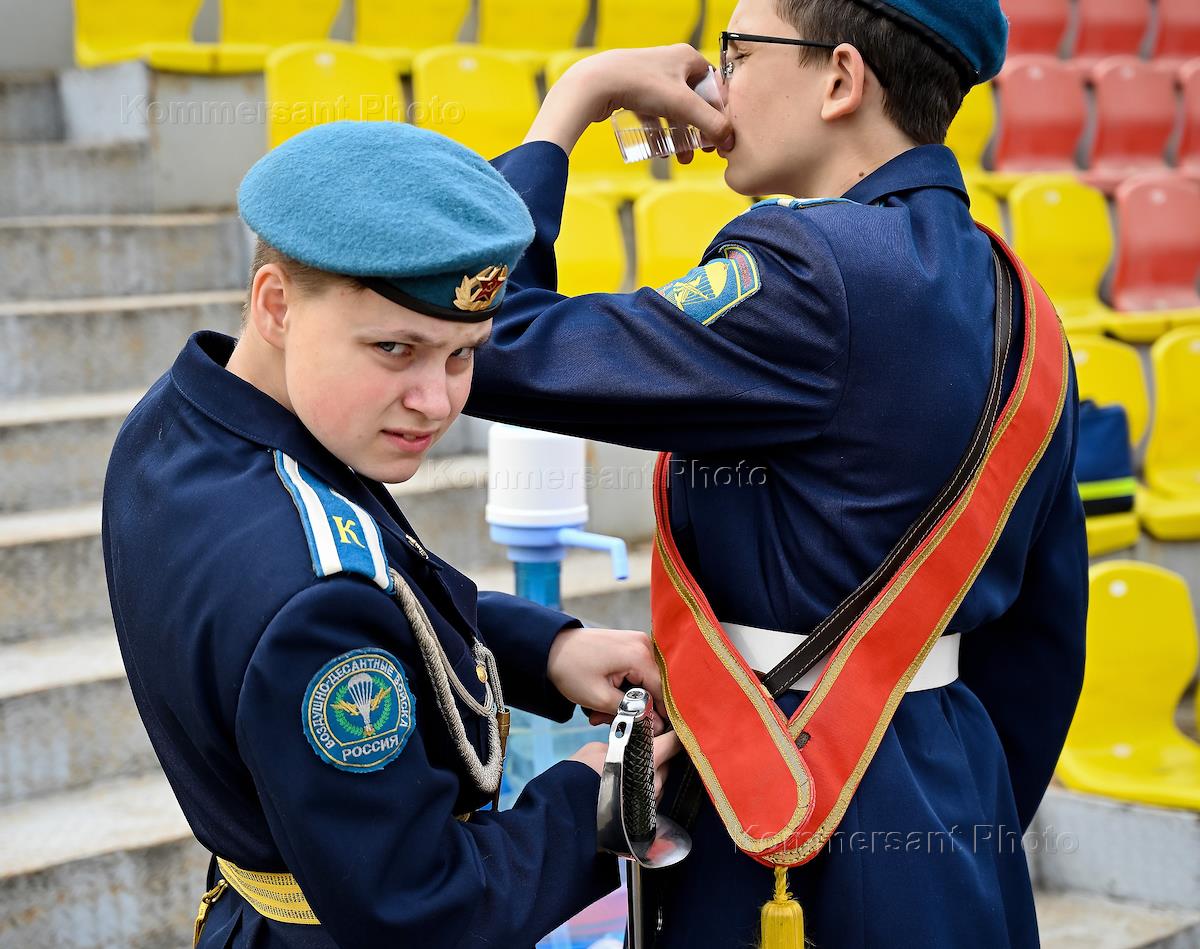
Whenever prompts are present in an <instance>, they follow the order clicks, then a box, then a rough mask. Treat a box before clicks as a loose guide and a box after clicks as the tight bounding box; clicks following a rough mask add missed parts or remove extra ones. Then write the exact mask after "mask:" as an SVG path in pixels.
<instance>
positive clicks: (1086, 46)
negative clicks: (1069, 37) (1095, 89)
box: [1074, 0, 1194, 70]
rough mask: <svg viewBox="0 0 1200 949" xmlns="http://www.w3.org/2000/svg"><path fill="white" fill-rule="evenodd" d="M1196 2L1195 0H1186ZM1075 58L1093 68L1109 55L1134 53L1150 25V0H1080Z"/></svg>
mask: <svg viewBox="0 0 1200 949" xmlns="http://www.w3.org/2000/svg"><path fill="white" fill-rule="evenodd" d="M1185 2H1194V0H1185ZM1078 7H1079V31H1078V34H1077V36H1076V39H1075V50H1074V56H1075V62H1076V64H1077V65H1078V67H1079V68H1081V69H1085V70H1086V69H1090V68H1091V67H1092V66H1093V65H1095V64H1096V63H1097V62H1098V61H1099V60H1101V59H1104V58H1105V57H1107V56H1121V55H1126V56H1135V55H1137V54H1138V53H1140V52H1141V49H1142V41H1143V40H1144V39H1145V38H1146V31H1147V30H1148V29H1149V27H1150V0H1078Z"/></svg>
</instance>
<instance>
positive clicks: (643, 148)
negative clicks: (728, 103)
mask: <svg viewBox="0 0 1200 949" xmlns="http://www.w3.org/2000/svg"><path fill="white" fill-rule="evenodd" d="M692 89H693V90H694V91H695V92H696V94H697V95H698V96H700V97H701V98H702V99H704V101H705V102H707V103H708V104H709V105H711V106H713V107H714V108H717V109H722V110H723V109H724V108H725V103H724V100H723V99H722V98H721V89H720V86H719V85H718V83H717V71H716V69H714V68H713V67H712V66H709V67H708V73H707V74H706V75H705V76H704V78H703V79H701V80H700V81H699V82H697V83H696V84H695V85H694V86H692ZM612 127H613V132H614V133H615V134H616V136H617V146H618V147H619V148H620V149H621V157H622V158H623V159H624V160H625V163H626V164H631V163H632V162H635V161H645V160H646V159H648V158H666V157H667V156H669V155H675V154H677V153H679V152H685V151H699V150H700V149H701V148H711V147H712V146H713V144H714V143H713V142H707V141H705V140H704V136H703V135H702V134H701V133H700V130H699V129H698V128H695V127H694V126H691V125H672V124H671V123H670V122H668V121H667V120H666V119H649V120H647V119H643V118H642V117H641V116H640V115H638V114H637V113H636V112H630V111H629V110H628V109H620V110H618V111H616V112H614V113H613V117H612Z"/></svg>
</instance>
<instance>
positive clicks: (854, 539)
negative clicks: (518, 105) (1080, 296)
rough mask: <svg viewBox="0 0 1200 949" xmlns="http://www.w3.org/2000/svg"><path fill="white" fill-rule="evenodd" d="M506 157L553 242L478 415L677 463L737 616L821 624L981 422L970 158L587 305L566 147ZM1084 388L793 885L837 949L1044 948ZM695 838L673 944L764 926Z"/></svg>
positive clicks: (1075, 635)
mask: <svg viewBox="0 0 1200 949" xmlns="http://www.w3.org/2000/svg"><path fill="white" fill-rule="evenodd" d="M495 164H496V166H497V167H498V168H499V169H500V170H501V171H502V172H503V173H504V174H505V176H506V177H507V178H508V179H509V181H510V182H511V183H512V184H513V186H514V187H515V188H516V189H517V191H518V192H520V193H521V195H522V196H523V197H524V199H525V201H526V202H527V204H528V206H529V208H530V211H531V212H532V215H533V219H534V222H535V225H536V227H537V238H536V240H535V243H534V246H533V247H532V249H531V250H530V252H529V253H528V254H527V255H526V257H525V258H524V260H523V261H522V263H521V265H520V266H519V268H518V269H517V270H516V271H515V272H514V273H513V275H512V279H511V284H510V287H509V291H508V297H507V298H506V300H505V303H504V307H503V308H502V310H501V312H500V314H499V315H498V316H497V317H496V320H495V328H494V332H493V337H492V342H491V343H490V345H489V346H488V347H486V348H485V350H484V351H483V352H481V353H480V355H479V358H478V363H477V367H476V374H475V384H474V388H473V394H472V397H471V400H470V401H469V403H468V405H467V411H468V412H470V413H471V414H475V415H479V416H483V417H486V418H492V419H498V420H502V421H507V422H513V423H517V424H523V425H529V426H533V427H539V428H546V429H551V430H555V431H560V432H568V433H571V434H575V435H581V436H587V437H591V438H596V439H600V440H604V441H610V442H617V443H620V444H624V445H631V446H637V447H641V448H648V449H654V450H658V451H664V450H665V451H672V452H675V453H676V458H677V461H678V463H677V464H676V465H675V466H674V471H673V478H672V489H671V492H672V493H671V501H672V504H671V511H670V516H671V522H672V526H673V529H674V531H675V533H676V536H677V538H678V539H679V541H680V551H681V553H682V555H683V556H684V558H685V560H686V561H687V563H688V565H689V567H690V569H691V571H692V573H693V575H694V576H695V577H696V579H697V581H698V582H699V584H700V586H701V587H702V588H703V589H704V591H705V592H706V594H707V595H708V598H709V600H710V602H711V603H712V605H713V608H714V610H715V612H716V614H717V616H718V618H720V619H721V620H722V621H727V622H734V623H742V624H747V625H752V626H758V627H766V628H770V629H778V630H790V631H794V632H809V631H811V630H812V629H813V628H814V627H815V626H816V625H817V624H818V623H819V622H820V621H821V620H822V619H823V618H824V617H825V616H826V615H827V614H828V613H829V612H831V611H832V610H833V609H834V607H836V606H837V604H838V603H839V602H840V601H841V600H842V599H843V598H844V597H845V596H846V595H847V594H848V593H849V592H850V591H851V590H853V589H854V588H855V587H857V586H858V584H859V583H861V582H862V580H863V579H865V578H866V577H867V576H868V575H869V574H870V573H871V571H872V570H874V569H875V567H876V566H877V565H878V564H879V563H880V562H881V561H882V560H883V558H884V557H885V555H886V554H887V552H888V551H889V550H890V549H891V547H892V546H893V545H894V544H895V543H896V541H897V540H898V539H899V538H900V536H901V535H902V534H903V533H904V532H905V531H906V529H907V528H908V527H909V526H910V525H911V523H912V522H913V521H914V520H915V519H916V518H917V516H918V515H919V514H920V512H921V511H922V510H923V509H924V508H925V507H926V506H927V505H928V504H929V503H930V501H931V500H932V499H933V498H934V496H935V495H936V494H937V493H938V492H939V490H940V489H941V488H942V487H943V486H944V485H945V483H946V482H947V481H948V480H949V478H950V475H951V473H952V472H953V470H954V468H955V466H956V464H957V462H958V460H959V458H960V457H961V455H962V453H963V451H964V449H965V448H966V445H967V443H968V441H969V438H970V436H971V434H972V431H973V429H974V427H975V425H976V423H977V421H978V418H979V415H980V412H981V411H982V407H983V403H984V398H985V393H986V389H987V385H988V381H989V377H990V372H991V364H992V358H993V354H992V350H993V339H994V335H993V334H994V319H993V314H994V308H995V277H994V271H993V265H992V258H991V254H990V250H989V242H988V238H987V237H986V236H985V235H984V234H982V233H981V232H980V231H978V230H977V229H976V227H975V225H974V223H973V221H972V219H971V215H970V211H969V206H968V201H967V196H966V192H965V188H964V185H963V179H962V175H961V173H960V171H959V168H958V165H957V162H956V160H955V158H954V156H953V153H952V152H950V151H949V150H948V149H946V148H944V147H942V146H923V147H919V148H914V149H912V150H910V151H908V152H905V153H904V154H902V155H900V156H898V157H896V158H895V159H893V160H892V161H890V162H888V163H887V164H886V165H884V166H883V167H882V168H880V169H878V170H877V171H876V172H874V173H873V174H871V175H870V176H868V177H866V178H864V179H863V180H862V181H860V182H859V183H858V184H857V185H855V186H854V188H852V189H851V190H850V191H849V192H848V193H847V194H846V195H845V200H838V201H825V202H819V203H813V204H811V205H807V206H803V207H786V206H781V205H779V204H778V203H775V204H763V205H759V206H756V207H755V208H753V209H751V210H749V211H747V212H746V213H744V214H742V215H740V216H738V217H737V218H735V219H734V220H732V221H730V222H729V223H728V224H727V225H726V226H725V227H724V228H723V229H722V230H721V231H720V233H719V234H717V235H716V237H715V238H714V239H713V241H712V243H711V244H710V245H709V247H708V249H707V251H706V252H705V254H704V258H703V264H704V265H705V266H702V267H700V268H698V269H697V270H695V271H693V272H692V273H690V274H687V275H683V274H681V275H680V279H679V280H677V281H674V282H672V283H671V284H669V285H668V286H667V287H664V288H662V290H661V292H656V291H655V290H654V289H650V288H643V289H641V290H638V291H637V292H635V293H632V294H593V295H586V296H581V297H577V298H574V299H568V298H565V297H562V296H559V295H558V294H556V293H555V291H554V287H555V279H556V278H555V263H554V241H555V238H556V236H557V234H558V229H559V224H560V217H561V210H562V202H563V195H564V190H565V185H566V179H567V165H568V162H567V159H566V156H565V155H564V153H563V152H562V150H561V149H560V148H558V147H557V146H555V145H552V144H549V143H544V142H542V143H530V144H528V145H524V146H522V147H520V148H518V149H516V150H514V151H512V152H510V153H508V154H506V155H504V156H501V157H500V158H499V159H497V160H496V161H495ZM1017 306H1018V319H1017V325H1016V336H1015V340H1014V345H1013V349H1012V354H1011V356H1010V358H1009V360H1008V363H1007V365H1006V386H1005V391H1006V394H1007V392H1008V391H1009V390H1011V385H1012V382H1013V379H1014V378H1015V373H1016V368H1017V363H1018V360H1019V353H1020V346H1019V341H1020V339H1021V335H1022V327H1023V322H1024V321H1023V320H1022V319H1021V318H1020V317H1021V314H1022V313H1023V310H1022V309H1021V301H1020V299H1019V297H1018V300H1017ZM1076 406H1077V395H1076V390H1075V384H1074V378H1073V376H1072V380H1071V391H1070V392H1069V393H1068V399H1067V405H1066V408H1065V410H1064V414H1063V417H1062V420H1061V422H1060V424H1059V426H1058V429H1057V430H1056V432H1055V434H1054V436H1053V438H1052V440H1051V443H1050V445H1049V448H1048V450H1047V452H1046V454H1045V456H1044V458H1043V460H1042V461H1041V462H1040V464H1039V465H1038V466H1037V468H1036V470H1035V471H1034V472H1033V474H1032V477H1031V478H1030V480H1029V483H1028V486H1027V487H1026V488H1025V490H1024V493H1023V494H1022V495H1021V497H1020V500H1019V501H1018V503H1017V505H1016V507H1015V510H1014V511H1013V513H1012V516H1011V519H1010V521H1009V523H1008V526H1007V528H1006V529H1005V531H1004V532H1003V534H1002V536H1001V538H1000V541H999V543H998V545H997V546H996V548H995V551H994V553H993V554H992V556H991V558H990V559H989V560H988V562H987V564H986V566H985V568H984V570H983V571H982V573H981V574H980V576H979V578H978V579H977V581H976V582H975V584H974V586H973V587H972V588H971V590H970V592H969V593H968V595H967V597H966V599H965V600H964V601H963V602H962V604H961V607H960V608H959V610H958V612H957V614H956V615H955V617H954V619H953V621H952V623H951V625H950V631H952V632H961V633H964V634H965V635H964V637H963V643H962V657H961V678H960V680H959V681H957V682H955V683H953V684H952V685H950V686H948V687H946V688H942V689H936V690H931V691H926V692H916V693H911V694H909V695H907V696H906V697H905V698H904V700H903V701H902V702H901V704H900V706H899V709H898V711H897V714H896V716H895V718H894V720H893V723H892V725H891V726H890V728H889V729H888V731H887V734H886V736H885V738H884V740H883V742H882V744H881V746H880V748H879V750H878V752H877V754H876V755H875V758H874V760H873V762H872V764H871V766H870V768H869V769H868V771H867V774H866V776H865V779H864V780H863V782H862V784H861V786H860V788H859V790H858V792H857V794H856V796H855V798H854V800H853V802H852V803H851V805H850V808H849V810H848V811H847V813H846V816H845V818H844V819H843V821H842V823H841V825H840V828H839V832H838V834H837V836H836V837H835V838H834V840H833V841H832V843H831V845H830V848H829V849H830V852H828V853H823V854H822V855H820V856H818V857H817V858H815V859H814V860H813V861H811V862H810V863H809V864H807V865H805V866H804V867H802V868H800V869H798V870H794V871H793V872H792V874H791V879H792V884H793V888H794V889H795V890H796V892H797V896H798V898H799V899H800V901H801V903H802V905H803V906H804V908H805V911H806V915H807V921H808V935H809V937H810V939H812V940H813V941H814V942H815V944H816V946H818V947H829V949H834V947H836V949H856V947H864V949H866V947H871V949H874V947H879V946H889V947H914V949H915V947H922V949H930V947H945V949H952V947H953V949H961V947H962V946H967V945H970V946H976V947H997V949H998V947H1008V946H1020V947H1028V946H1035V945H1037V942H1038V937H1037V928H1036V921H1035V917H1034V911H1033V900H1032V891H1031V886H1030V879H1029V874H1028V869H1027V866H1026V860H1025V856H1024V853H1023V852H1022V850H1021V846H1020V834H1021V831H1022V828H1025V827H1026V826H1027V825H1028V824H1029V822H1030V820H1031V818H1032V816H1033V813H1034V811H1035V810H1036V808H1037V806H1038V803H1039V801H1040V799H1041V797H1042V795H1043V793H1044V791H1045V789H1046V787H1047V785H1048V783H1049V781H1050V778H1051V774H1052V772H1053V769H1054V765H1055V762H1056V760H1057V757H1058V754H1059V751H1060V750H1061V747H1062V743H1063V740H1064V737H1065V735H1066V731H1067V726H1068V724H1069V722H1070V720H1071V716H1072V713H1073V710H1074V708H1075V703H1076V699H1077V697H1078V693H1079V689H1080V686H1081V683H1082V676H1083V658H1084V623H1085V613H1086V597H1087V557H1086V540H1085V534H1084V520H1083V513H1082V508H1081V504H1080V500H1079V496H1078V493H1077V489H1076V485H1075V481H1074V476H1073V461H1074V454H1075V432H1076ZM800 698H801V696H800V694H799V693H795V692H793V693H789V694H787V695H785V696H784V697H782V698H781V700H780V705H781V707H782V708H783V710H784V712H785V713H791V712H792V711H793V710H794V709H795V708H796V706H797V705H798V703H799V701H800ZM671 793H672V791H671V788H670V787H668V791H667V795H668V799H669V797H670V794H671ZM694 836H695V844H696V845H695V849H694V851H693V853H692V855H691V856H690V857H689V858H688V859H687V860H685V861H684V862H683V864H681V865H680V867H679V868H678V870H677V871H665V873H673V874H674V876H675V880H674V881H670V878H669V877H665V876H664V877H658V876H657V875H656V874H647V877H650V878H657V879H659V880H662V881H666V882H664V883H663V890H664V895H663V897H662V899H663V903H662V915H661V918H660V919H655V920H652V921H651V928H652V929H653V928H654V927H655V924H660V925H661V931H660V932H659V938H658V941H657V942H656V945H657V946H667V947H688V949H695V947H710V946H711V947H714V949H716V947H735V946H736V947H740V946H746V945H751V944H753V942H754V940H755V939H756V933H757V928H758V912H759V908H760V906H761V905H762V903H763V902H764V900H765V899H766V898H767V897H768V896H769V894H770V892H771V875H770V872H769V871H768V870H766V869H764V868H763V867H761V866H759V865H757V864H755V863H753V862H752V861H751V860H750V859H749V858H747V857H745V856H743V855H741V854H740V853H738V852H736V851H735V850H734V848H733V845H732V844H731V843H730V842H729V840H728V839H727V837H726V836H725V834H724V831H723V829H722V827H721V824H720V821H719V820H718V818H717V815H716V814H715V813H714V812H713V810H712V808H711V806H710V805H709V804H708V802H707V801H705V805H704V807H703V808H702V810H701V812H700V815H699V817H698V819H697V822H696V825H695V830H694Z"/></svg>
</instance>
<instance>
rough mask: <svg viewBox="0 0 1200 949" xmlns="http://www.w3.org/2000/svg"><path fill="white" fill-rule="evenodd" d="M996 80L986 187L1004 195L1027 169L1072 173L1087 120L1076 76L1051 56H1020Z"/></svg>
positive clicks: (1081, 91) (1084, 101)
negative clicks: (994, 119) (995, 123)
mask: <svg viewBox="0 0 1200 949" xmlns="http://www.w3.org/2000/svg"><path fill="white" fill-rule="evenodd" d="M995 84H996V88H997V90H998V103H999V108H998V116H997V121H998V135H997V138H996V144H995V149H994V160H993V164H994V166H995V173H994V174H992V175H991V176H990V178H989V187H992V188H993V189H994V190H996V192H997V193H998V194H1000V195H1001V196H1004V195H1006V194H1007V193H1008V192H1009V191H1011V190H1012V188H1013V187H1014V186H1015V185H1016V184H1017V183H1018V182H1019V181H1020V180H1021V179H1022V178H1023V177H1024V176H1025V175H1027V174H1029V173H1031V172H1047V171H1070V172H1074V171H1075V149H1076V146H1077V145H1078V144H1079V140H1080V138H1081V137H1082V136H1083V129H1084V125H1085V123H1086V121H1087V98H1086V96H1085V94H1084V89H1083V82H1082V80H1081V79H1080V77H1079V76H1078V74H1076V73H1075V72H1073V71H1072V70H1071V69H1069V68H1068V67H1067V66H1066V65H1064V64H1063V63H1062V62H1060V61H1059V60H1057V59H1053V58H1051V57H1049V56H1021V57H1017V58H1014V59H1012V60H1010V61H1009V64H1008V65H1007V66H1005V68H1004V71H1003V72H1002V73H1001V74H1000V75H999V76H998V77H997V78H996V80H995Z"/></svg>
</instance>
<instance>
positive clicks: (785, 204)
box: [750, 198, 858, 211]
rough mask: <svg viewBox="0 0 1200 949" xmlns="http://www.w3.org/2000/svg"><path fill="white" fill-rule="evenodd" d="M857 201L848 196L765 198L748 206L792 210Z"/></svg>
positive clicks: (855, 202)
mask: <svg viewBox="0 0 1200 949" xmlns="http://www.w3.org/2000/svg"><path fill="white" fill-rule="evenodd" d="M857 203H858V202H857V201H851V200H850V199H849V198H767V199H765V200H763V201H759V202H757V203H756V204H752V205H751V206H750V210H751V211H753V210H754V209H755V208H791V209H792V210H793V211H799V210H802V209H803V208H819V207H821V206H823V205H826V204H857Z"/></svg>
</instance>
